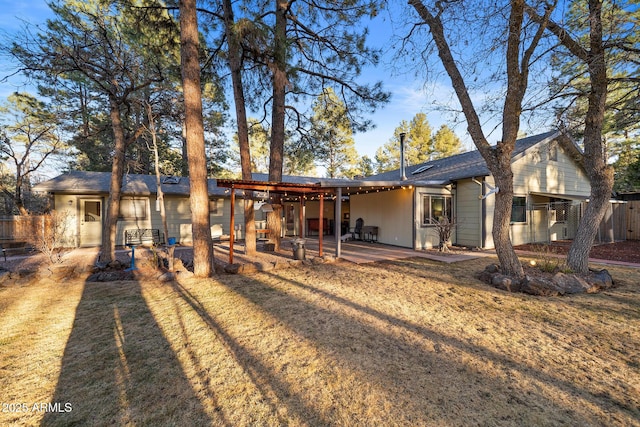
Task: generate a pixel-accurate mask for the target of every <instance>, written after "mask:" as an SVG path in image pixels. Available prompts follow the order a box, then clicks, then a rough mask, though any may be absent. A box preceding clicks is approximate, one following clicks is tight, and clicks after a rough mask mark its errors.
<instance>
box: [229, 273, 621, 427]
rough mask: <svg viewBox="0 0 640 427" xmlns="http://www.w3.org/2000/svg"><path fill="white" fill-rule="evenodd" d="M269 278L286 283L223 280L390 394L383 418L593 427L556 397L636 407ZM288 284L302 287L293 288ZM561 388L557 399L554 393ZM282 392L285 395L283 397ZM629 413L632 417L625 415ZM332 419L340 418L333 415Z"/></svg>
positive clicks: (288, 281)
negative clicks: (513, 379)
mask: <svg viewBox="0 0 640 427" xmlns="http://www.w3.org/2000/svg"><path fill="white" fill-rule="evenodd" d="M265 274H267V275H270V276H271V278H272V279H273V280H274V281H276V282H278V281H280V282H284V286H282V285H277V286H278V287H275V286H273V285H270V284H269V283H267V282H266V281H265V282H261V281H258V280H256V281H255V282H253V283H252V284H251V286H246V284H245V285H237V284H236V282H233V284H225V285H226V286H228V287H230V288H231V289H232V290H233V291H234V292H236V293H238V294H240V295H241V296H243V297H244V298H246V299H247V300H248V301H250V302H252V303H254V304H256V305H258V306H260V307H261V308H262V309H264V310H266V311H268V313H269V314H270V315H273V316H275V317H276V318H278V319H280V320H281V321H282V322H284V323H285V324H286V325H287V327H288V328H289V329H291V330H292V331H293V332H294V333H296V334H299V335H300V336H303V337H304V338H306V339H307V340H309V341H311V342H313V343H315V344H316V345H317V346H319V347H320V348H322V349H324V350H325V352H326V353H328V354H330V355H333V356H334V357H335V358H336V360H338V361H339V362H338V363H339V364H340V365H343V366H344V367H346V368H347V369H349V370H350V371H351V372H354V373H356V375H357V377H358V378H360V381H361V382H362V383H363V384H364V386H365V387H370V388H372V389H374V388H375V389H377V388H380V389H381V390H384V394H385V398H386V399H390V400H391V401H392V402H393V403H392V406H391V407H387V408H386V411H387V413H386V414H384V417H388V418H385V419H384V420H383V421H385V420H386V421H388V422H394V423H398V424H405V423H407V424H412V423H415V422H416V421H417V422H418V424H419V423H424V422H427V423H433V422H436V423H453V424H458V423H466V422H467V421H469V419H470V418H469V417H474V416H475V417H477V416H480V417H482V418H483V419H477V418H476V419H474V422H478V423H479V424H483V423H484V422H489V423H492V422H498V420H499V422H507V423H512V422H515V423H518V424H521V423H524V424H529V423H534V424H538V425H539V424H540V423H542V424H550V425H556V424H562V423H566V422H570V423H575V424H576V425H590V424H593V423H595V424H598V423H599V422H601V421H602V420H601V419H598V418H593V417H591V416H590V414H589V410H588V409H585V411H584V412H583V413H580V412H576V411H574V410H572V409H570V408H568V407H565V406H563V404H562V403H561V402H558V401H556V398H557V397H560V396H559V395H564V397H563V398H562V399H567V398H568V399H578V400H581V401H583V403H582V404H579V405H576V406H577V407H580V406H583V407H585V404H586V407H589V406H593V407H599V408H601V410H602V412H603V413H609V412H610V411H611V410H612V407H611V406H612V405H613V407H618V408H620V409H623V411H624V412H626V411H628V410H629V409H630V408H629V407H628V403H627V402H619V401H616V400H615V399H613V398H611V397H607V396H595V395H593V394H592V392H590V391H588V390H584V389H581V388H580V387H578V386H577V385H576V384H574V383H571V382H568V381H565V380H564V379H563V378H559V377H554V376H551V375H549V374H546V373H544V372H540V371H538V370H533V369H531V368H530V367H529V366H526V365H523V364H521V363H519V362H516V361H514V360H512V359H511V358H509V357H506V356H504V355H502V354H500V353H497V352H495V351H493V350H491V349H489V348H487V347H484V346H478V345H475V344H472V343H470V342H465V341H462V340H460V339H457V338H455V337H453V336H445V335H442V334H441V333H439V332H435V331H434V330H432V329H430V328H428V327H426V326H424V325H419V324H415V323H412V322H410V321H407V320H404V319H401V318H398V317H395V316H392V315H389V314H387V313H384V312H380V311H378V310H375V309H373V308H370V307H367V306H366V305H363V304H360V303H357V302H354V301H350V300H348V299H346V298H343V297H340V296H336V295H334V294H332V293H330V292H327V291H325V290H323V289H320V288H318V287H315V286H313V285H310V284H306V283H303V282H301V281H299V280H294V279H287V278H284V277H282V276H281V275H278V274H269V273H265ZM270 281H271V280H270ZM291 287H293V288H296V289H297V290H294V291H291V292H290V291H289V290H288V289H290V288H291ZM300 291H303V292H300ZM294 293H295V294H299V295H294ZM264 294H268V297H267V298H265V296H264ZM302 296H303V297H302ZM309 298H313V299H314V300H317V299H318V298H320V299H322V300H324V302H323V303H322V304H323V305H324V306H321V305H320V304H315V303H310V302H309V300H308V299H309ZM445 349H449V350H446V351H445ZM451 349H453V351H451ZM452 355H453V356H454V359H453V360H452V359H451V356H452ZM485 366H491V367H492V368H491V369H493V371H492V373H489V372H483V369H484V367H485ZM495 374H497V375H495ZM514 375H515V376H517V377H519V378H524V380H523V379H520V380H519V384H520V385H515V384H514V383H512V382H510V381H509V379H510V378H511V377H512V376H514ZM523 383H526V384H529V386H528V388H521V385H522V384H523ZM541 386H542V387H541ZM547 393H551V394H547ZM556 393H557V394H558V396H555V395H553V394H556ZM283 398H284V399H285V401H286V395H283ZM296 399H298V400H300V399H304V398H302V397H297V398H296ZM562 399H560V400H562ZM336 401H339V398H338V397H337V396H336ZM541 402H544V403H543V407H541V406H540V405H541ZM349 403H350V402H349V399H348V398H345V399H343V401H342V404H344V405H349ZM574 403H575V402H574ZM336 406H339V404H337V405H336ZM586 407H585V408H586ZM334 409H335V408H334ZM369 409H371V408H369ZM632 412H634V411H632ZM334 415H335V416H336V418H334ZM363 415H364V414H360V415H357V414H354V417H355V418H354V419H352V420H351V421H352V422H354V423H355V422H356V420H357V419H358V416H363ZM626 416H631V418H633V415H631V414H630V413H629V412H626ZM416 417H418V418H416ZM330 419H340V418H339V415H338V414H335V413H334V414H332V415H331V416H330ZM314 421H315V420H310V422H311V423H313V422H314Z"/></svg>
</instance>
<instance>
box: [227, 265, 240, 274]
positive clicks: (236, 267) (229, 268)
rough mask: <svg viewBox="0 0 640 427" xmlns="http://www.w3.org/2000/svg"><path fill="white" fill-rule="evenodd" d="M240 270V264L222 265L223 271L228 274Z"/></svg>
mask: <svg viewBox="0 0 640 427" xmlns="http://www.w3.org/2000/svg"><path fill="white" fill-rule="evenodd" d="M239 271H240V264H227V265H225V266H224V272H225V273H229V274H238V272H239Z"/></svg>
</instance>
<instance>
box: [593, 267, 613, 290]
mask: <svg viewBox="0 0 640 427" xmlns="http://www.w3.org/2000/svg"><path fill="white" fill-rule="evenodd" d="M588 280H589V282H590V283H591V284H593V286H595V287H596V288H597V289H596V291H598V290H600V289H609V288H611V287H612V286H613V278H612V277H611V274H609V272H608V271H607V270H600V271H594V272H592V273H591V275H589V278H588ZM594 292H595V291H594Z"/></svg>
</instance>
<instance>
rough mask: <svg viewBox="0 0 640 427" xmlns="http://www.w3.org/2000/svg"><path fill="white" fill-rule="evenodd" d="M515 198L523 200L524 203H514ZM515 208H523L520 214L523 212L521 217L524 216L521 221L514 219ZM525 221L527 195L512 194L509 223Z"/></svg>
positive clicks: (524, 222)
mask: <svg viewBox="0 0 640 427" xmlns="http://www.w3.org/2000/svg"><path fill="white" fill-rule="evenodd" d="M516 199H522V200H523V201H524V204H522V205H520V204H518V205H516ZM516 208H523V210H522V214H523V217H524V220H523V221H517V220H514V212H516ZM516 219H517V218H516ZM526 223H527V196H517V195H515V194H514V195H513V198H512V199H511V220H510V224H526Z"/></svg>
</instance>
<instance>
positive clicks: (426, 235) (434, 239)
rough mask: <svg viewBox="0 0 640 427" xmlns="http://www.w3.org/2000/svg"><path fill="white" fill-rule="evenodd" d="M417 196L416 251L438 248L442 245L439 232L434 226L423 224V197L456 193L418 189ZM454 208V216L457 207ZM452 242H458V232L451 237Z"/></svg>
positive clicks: (439, 189)
mask: <svg viewBox="0 0 640 427" xmlns="http://www.w3.org/2000/svg"><path fill="white" fill-rule="evenodd" d="M414 195H415V206H416V209H415V216H414V224H415V227H416V232H415V241H414V246H413V248H414V249H432V248H437V247H438V246H439V244H440V237H439V236H438V231H437V229H436V227H435V226H433V225H424V224H422V219H423V217H424V211H423V210H424V203H423V197H424V196H427V195H432V196H437V195H442V196H453V195H454V193H453V192H452V191H451V190H448V189H446V188H440V187H437V188H427V187H417V188H416V189H415V192H414ZM453 203H455V196H454V199H453ZM452 206H453V210H454V215H455V210H456V208H455V205H452ZM451 241H452V242H455V241H456V232H455V231H454V233H453V234H452V236H451Z"/></svg>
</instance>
